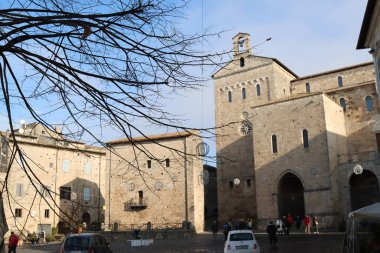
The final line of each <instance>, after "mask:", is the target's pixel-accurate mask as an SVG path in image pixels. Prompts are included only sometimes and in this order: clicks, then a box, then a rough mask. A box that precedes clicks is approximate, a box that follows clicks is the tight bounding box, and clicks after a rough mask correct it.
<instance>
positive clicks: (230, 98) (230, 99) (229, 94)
mask: <svg viewBox="0 0 380 253" xmlns="http://www.w3.org/2000/svg"><path fill="white" fill-rule="evenodd" d="M228 102H230V103H231V102H232V91H230V90H229V91H228Z"/></svg>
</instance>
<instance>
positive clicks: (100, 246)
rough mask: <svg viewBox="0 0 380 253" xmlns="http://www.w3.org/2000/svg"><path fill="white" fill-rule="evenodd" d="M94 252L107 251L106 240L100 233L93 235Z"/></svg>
mask: <svg viewBox="0 0 380 253" xmlns="http://www.w3.org/2000/svg"><path fill="white" fill-rule="evenodd" d="M94 242H95V245H94V253H109V252H110V251H109V248H108V245H107V241H106V240H105V239H104V238H103V237H102V236H100V235H96V236H94Z"/></svg>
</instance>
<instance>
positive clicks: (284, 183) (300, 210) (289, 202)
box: [277, 172, 305, 217]
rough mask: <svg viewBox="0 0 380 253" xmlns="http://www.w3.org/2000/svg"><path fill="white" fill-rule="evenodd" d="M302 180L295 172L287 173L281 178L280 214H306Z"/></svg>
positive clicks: (279, 190) (279, 184)
mask: <svg viewBox="0 0 380 253" xmlns="http://www.w3.org/2000/svg"><path fill="white" fill-rule="evenodd" d="M303 189H304V188H303V185H302V182H301V180H300V179H299V178H298V177H297V176H296V175H294V174H293V173H290V172H288V173H286V174H285V175H283V176H282V178H281V179H280V181H279V183H278V186H277V192H278V198H277V200H278V215H279V217H282V216H287V215H288V214H289V213H290V214H291V215H292V216H293V217H296V216H297V215H299V216H300V217H303V215H304V214H305V201H304V191H303Z"/></svg>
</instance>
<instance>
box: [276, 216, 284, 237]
mask: <svg viewBox="0 0 380 253" xmlns="http://www.w3.org/2000/svg"><path fill="white" fill-rule="evenodd" d="M276 227H277V232H278V234H280V235H282V232H283V231H284V229H283V227H284V223H283V222H282V220H281V219H280V218H278V219H277V220H276Z"/></svg>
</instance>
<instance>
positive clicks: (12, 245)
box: [8, 231, 18, 253]
mask: <svg viewBox="0 0 380 253" xmlns="http://www.w3.org/2000/svg"><path fill="white" fill-rule="evenodd" d="M17 244H18V236H17V235H15V233H13V231H12V232H11V236H10V237H9V244H8V253H16V248H17Z"/></svg>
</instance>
